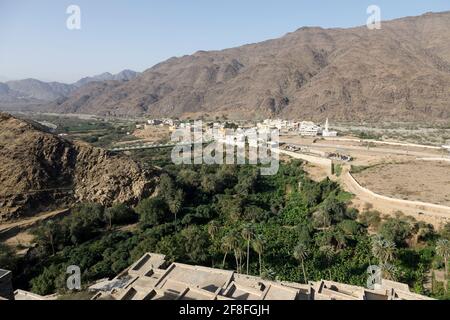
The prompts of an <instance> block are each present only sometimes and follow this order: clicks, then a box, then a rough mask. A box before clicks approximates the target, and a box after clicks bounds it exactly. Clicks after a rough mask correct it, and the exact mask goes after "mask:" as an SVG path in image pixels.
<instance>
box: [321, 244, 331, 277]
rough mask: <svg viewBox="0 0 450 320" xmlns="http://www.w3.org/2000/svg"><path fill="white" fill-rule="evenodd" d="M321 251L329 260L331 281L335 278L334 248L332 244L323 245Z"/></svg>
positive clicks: (327, 260)
mask: <svg viewBox="0 0 450 320" xmlns="http://www.w3.org/2000/svg"><path fill="white" fill-rule="evenodd" d="M319 250H320V252H322V254H323V256H324V257H325V259H326V262H327V267H328V272H329V276H330V281H331V280H333V279H332V277H331V269H330V267H331V262H332V261H333V258H334V254H335V252H334V248H333V247H332V246H322V247H320V248H319Z"/></svg>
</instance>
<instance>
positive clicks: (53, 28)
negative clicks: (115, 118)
mask: <svg viewBox="0 0 450 320" xmlns="http://www.w3.org/2000/svg"><path fill="white" fill-rule="evenodd" d="M71 4H75V5H78V6H79V7H80V8H81V30H68V29H67V27H66V20H67V18H68V17H69V15H68V14H66V9H67V7H68V6H69V5H71ZM371 4H376V5H378V6H380V8H381V15H382V19H383V20H388V19H392V18H397V17H403V16H411V15H419V14H422V13H425V12H428V11H447V10H450V0H395V1H393V0H370V1H366V0H339V1H337V0H310V1H307V0H222V1H218V0H147V1H144V0H142V1H141V0H89V1H88V0H70V1H66V0H39V1H36V0H0V81H4V80H6V79H22V78H29V77H32V78H38V79H42V80H46V81H50V80H54V81H64V82H72V81H76V80H78V79H79V78H81V77H84V76H87V75H94V74H98V73H102V72H106V71H109V72H113V73H116V72H118V71H120V70H122V69H133V70H136V71H143V70H145V69H147V68H149V67H151V66H152V65H154V64H156V63H158V62H161V61H163V60H165V59H168V58H170V57H172V56H181V55H184V54H192V53H194V52H196V51H198V50H213V49H224V48H228V47H233V46H238V45H242V44H247V43H253V42H258V41H262V40H266V39H270V38H276V37H279V36H282V35H284V34H285V33H287V32H291V31H294V30H296V29H298V28H299V27H302V26H321V27H349V26H357V25H363V24H365V23H366V20H367V17H368V15H367V13H366V9H367V7H368V6H369V5H371Z"/></svg>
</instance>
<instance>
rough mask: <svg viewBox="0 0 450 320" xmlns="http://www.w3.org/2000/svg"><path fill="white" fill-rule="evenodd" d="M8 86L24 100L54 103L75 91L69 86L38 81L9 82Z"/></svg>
mask: <svg viewBox="0 0 450 320" xmlns="http://www.w3.org/2000/svg"><path fill="white" fill-rule="evenodd" d="M6 85H7V86H8V87H9V89H10V90H12V91H14V92H17V93H19V94H20V97H22V98H32V99H37V100H42V101H54V100H56V99H58V98H61V97H63V96H66V95H68V94H69V93H70V92H71V91H72V90H73V88H72V86H71V85H69V84H64V83H58V82H43V81H39V80H36V79H25V80H17V81H8V82H6Z"/></svg>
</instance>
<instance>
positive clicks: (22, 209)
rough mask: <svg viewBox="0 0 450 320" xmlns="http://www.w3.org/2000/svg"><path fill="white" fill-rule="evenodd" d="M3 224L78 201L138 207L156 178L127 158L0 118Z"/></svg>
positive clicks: (29, 124) (0, 217)
mask: <svg viewBox="0 0 450 320" xmlns="http://www.w3.org/2000/svg"><path fill="white" fill-rule="evenodd" d="M0 162H1V163H2V166H1V167H0V222H1V221H4V220H9V219H13V218H19V217H22V216H24V215H27V214H33V213H36V212H38V211H40V210H46V209H47V208H50V207H53V206H56V205H61V204H70V203H73V202H75V201H83V202H97V203H101V204H105V205H109V204H112V203H116V202H120V203H123V202H125V203H135V202H137V201H138V200H139V199H141V197H142V196H145V195H148V194H149V193H150V192H152V189H153V185H154V182H155V181H154V180H155V173H154V172H147V171H145V170H143V169H142V168H141V167H140V165H139V164H137V163H135V162H134V161H132V160H130V159H129V158H127V157H125V156H117V155H111V154H109V153H108V152H107V151H105V150H102V149H98V148H93V147H91V146H90V145H88V144H84V143H79V142H75V143H73V142H70V141H66V140H64V139H62V138H60V137H58V136H56V135H54V134H51V133H47V132H45V131H44V129H43V128H42V127H40V126H39V125H38V124H36V123H32V122H27V121H23V120H19V119H16V118H14V117H12V116H10V115H7V114H4V113H0Z"/></svg>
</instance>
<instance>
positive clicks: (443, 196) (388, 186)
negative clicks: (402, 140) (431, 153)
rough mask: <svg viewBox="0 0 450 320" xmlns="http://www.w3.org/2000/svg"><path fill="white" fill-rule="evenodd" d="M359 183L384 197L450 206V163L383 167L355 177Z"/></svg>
mask: <svg viewBox="0 0 450 320" xmlns="http://www.w3.org/2000/svg"><path fill="white" fill-rule="evenodd" d="M354 177H355V178H356V179H357V180H358V182H359V183H360V184H361V185H362V186H364V187H366V188H368V189H369V190H372V191H373V192H375V193H378V194H382V195H385V196H389V197H393V198H398V199H405V200H414V201H423V202H430V203H434V204H441V205H446V206H450V163H449V162H431V161H427V162H425V161H409V162H403V163H384V164H380V165H377V166H375V167H371V168H368V169H366V170H364V171H362V172H360V173H357V174H354Z"/></svg>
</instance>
